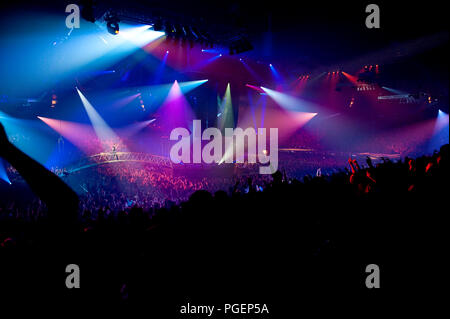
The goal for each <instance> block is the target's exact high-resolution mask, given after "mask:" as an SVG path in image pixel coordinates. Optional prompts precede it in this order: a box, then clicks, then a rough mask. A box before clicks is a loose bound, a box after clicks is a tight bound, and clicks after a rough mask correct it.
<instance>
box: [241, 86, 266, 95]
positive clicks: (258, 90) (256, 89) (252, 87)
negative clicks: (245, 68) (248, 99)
mask: <svg viewBox="0 0 450 319" xmlns="http://www.w3.org/2000/svg"><path fill="white" fill-rule="evenodd" d="M245 86H246V87H248V88H251V89H253V90H255V91H256V92H259V93H264V90H263V89H261V88H260V87H257V86H254V85H251V84H246V85H245Z"/></svg>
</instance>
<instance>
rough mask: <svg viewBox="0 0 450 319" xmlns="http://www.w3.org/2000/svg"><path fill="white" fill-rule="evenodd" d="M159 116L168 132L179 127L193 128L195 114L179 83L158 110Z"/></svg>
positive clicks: (176, 83) (174, 85)
mask: <svg viewBox="0 0 450 319" xmlns="http://www.w3.org/2000/svg"><path fill="white" fill-rule="evenodd" d="M158 114H159V118H160V121H161V125H162V126H163V127H164V128H165V129H166V130H168V131H171V130H172V129H174V128H177V127H184V128H189V127H191V126H192V120H193V119H194V113H193V112H192V110H191V106H190V105H189V103H188V102H187V101H186V98H185V97H184V95H183V92H182V91H181V88H180V85H179V84H178V82H177V81H175V82H174V83H173V85H172V87H171V89H170V91H169V94H168V95H167V98H166V100H165V101H164V103H163V105H162V106H161V107H160V108H159V110H158Z"/></svg>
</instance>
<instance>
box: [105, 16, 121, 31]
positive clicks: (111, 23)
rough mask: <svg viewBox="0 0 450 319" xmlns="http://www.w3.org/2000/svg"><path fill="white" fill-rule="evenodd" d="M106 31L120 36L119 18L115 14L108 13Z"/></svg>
mask: <svg viewBox="0 0 450 319" xmlns="http://www.w3.org/2000/svg"><path fill="white" fill-rule="evenodd" d="M105 21H106V29H107V30H108V32H109V33H111V34H112V35H116V34H119V22H120V20H119V18H118V17H117V15H115V14H113V13H110V12H109V13H107V14H106V16H105Z"/></svg>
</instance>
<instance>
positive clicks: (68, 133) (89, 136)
mask: <svg viewBox="0 0 450 319" xmlns="http://www.w3.org/2000/svg"><path fill="white" fill-rule="evenodd" d="M37 118H38V119H40V120H41V121H42V122H44V123H45V124H47V125H48V126H50V127H51V128H52V129H53V130H55V131H56V132H58V133H59V134H60V135H61V136H63V137H64V138H66V139H67V140H68V141H69V142H70V143H72V144H73V145H75V146H76V147H78V148H79V149H80V150H81V151H83V152H84V153H85V154H95V153H100V152H102V151H103V149H102V148H101V145H100V143H99V141H98V138H97V135H96V134H95V131H94V129H93V128H92V126H90V125H88V124H82V123H76V122H69V121H62V120H58V119H51V118H47V117H42V116H38V117H37Z"/></svg>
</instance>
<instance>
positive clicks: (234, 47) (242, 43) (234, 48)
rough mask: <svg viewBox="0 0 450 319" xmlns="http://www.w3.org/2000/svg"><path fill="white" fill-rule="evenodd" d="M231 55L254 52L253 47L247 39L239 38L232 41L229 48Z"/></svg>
mask: <svg viewBox="0 0 450 319" xmlns="http://www.w3.org/2000/svg"><path fill="white" fill-rule="evenodd" d="M229 50H230V55H233V54H239V53H243V52H246V51H250V50H253V45H252V44H251V43H250V41H249V40H248V39H247V38H245V37H239V38H237V39H234V40H232V41H231V44H230V46H229Z"/></svg>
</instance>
